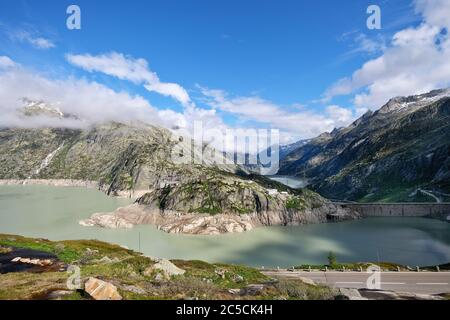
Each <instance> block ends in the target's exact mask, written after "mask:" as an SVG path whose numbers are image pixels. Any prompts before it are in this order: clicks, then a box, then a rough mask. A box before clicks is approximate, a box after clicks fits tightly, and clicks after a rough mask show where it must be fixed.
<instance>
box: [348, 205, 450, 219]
mask: <svg viewBox="0 0 450 320" xmlns="http://www.w3.org/2000/svg"><path fill="white" fill-rule="evenodd" d="M340 205H341V206H343V207H346V208H350V209H353V210H355V211H357V212H358V213H359V214H360V215H361V216H362V217H433V218H438V219H444V220H446V219H447V217H450V203H340Z"/></svg>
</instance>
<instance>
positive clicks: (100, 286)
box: [84, 278, 122, 300]
mask: <svg viewBox="0 0 450 320" xmlns="http://www.w3.org/2000/svg"><path fill="white" fill-rule="evenodd" d="M84 290H85V291H86V292H87V293H88V294H89V295H90V296H91V297H92V298H94V299H95V300H122V296H121V295H120V294H119V292H118V291H117V287H116V286H114V285H113V284H111V283H108V282H105V281H103V280H100V279H97V278H89V279H88V281H86V283H85V285H84Z"/></svg>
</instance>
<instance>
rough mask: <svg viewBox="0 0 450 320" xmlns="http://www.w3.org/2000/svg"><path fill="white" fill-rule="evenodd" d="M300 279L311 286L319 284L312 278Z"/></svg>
mask: <svg viewBox="0 0 450 320" xmlns="http://www.w3.org/2000/svg"><path fill="white" fill-rule="evenodd" d="M299 279H300V281H301V282H303V283H306V284H309V285H310V286H314V287H316V286H317V283H315V282H314V281H313V280H311V279H308V278H303V277H300V278H299Z"/></svg>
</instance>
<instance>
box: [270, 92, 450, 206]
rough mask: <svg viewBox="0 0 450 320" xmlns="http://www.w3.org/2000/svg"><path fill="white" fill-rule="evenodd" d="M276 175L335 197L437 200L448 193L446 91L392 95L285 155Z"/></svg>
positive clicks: (449, 111)
mask: <svg viewBox="0 0 450 320" xmlns="http://www.w3.org/2000/svg"><path fill="white" fill-rule="evenodd" d="M279 173H280V174H283V175H295V176H299V177H307V178H308V180H309V183H310V188H311V189H312V190H314V191H316V192H318V193H320V194H321V195H323V196H325V197H327V198H330V199H337V200H349V201H361V202H377V201H382V202H397V201H400V202H403V201H406V202H413V201H414V202H422V201H423V202H435V201H446V200H449V199H450V198H449V196H450V89H441V90H434V91H431V92H429V93H426V94H421V95H415V96H409V97H396V98H393V99H391V100H390V101H389V102H388V103H386V104H385V105H384V106H382V107H381V108H380V109H379V110H377V111H376V112H371V111H369V112H367V113H366V114H364V115H363V116H362V117H360V118H359V119H358V120H356V121H355V122H353V123H352V124H351V125H350V126H348V127H345V128H340V129H335V130H334V131H333V132H331V133H324V134H322V135H320V136H318V137H316V138H314V139H311V140H310V141H308V142H307V143H306V144H304V143H302V144H301V145H300V146H299V147H297V148H295V149H294V150H291V151H290V152H289V153H288V154H285V155H284V156H283V157H282V159H281V163H280V171H279Z"/></svg>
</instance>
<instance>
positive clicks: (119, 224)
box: [0, 179, 360, 235]
mask: <svg viewBox="0 0 450 320" xmlns="http://www.w3.org/2000/svg"><path fill="white" fill-rule="evenodd" d="M5 185H46V186H55V187H85V188H91V189H98V190H102V188H101V186H99V184H98V182H95V181H83V180H70V179H48V180H45V179H23V180H20V179H11V180H0V186H5ZM103 191H104V190H103ZM146 192H149V191H148V190H147V191H134V192H133V194H131V193H129V192H127V193H125V192H123V193H120V194H115V196H118V197H128V198H137V197H139V196H142V194H145V193H146ZM359 218H360V215H359V214H358V213H357V212H355V211H352V210H349V209H345V208H342V207H340V206H338V205H334V204H331V203H325V204H324V205H323V206H322V207H319V208H316V209H305V210H302V211H297V210H294V211H291V210H287V211H286V210H281V211H263V212H254V213H248V214H241V215H237V214H216V215H210V214H200V213H184V212H178V211H171V210H164V211H161V210H158V209H155V208H152V207H150V206H146V205H142V204H138V203H135V204H132V205H130V206H127V207H123V208H118V209H117V210H115V211H114V212H105V213H95V214H93V215H92V216H91V217H90V218H88V219H85V220H81V221H80V222H79V223H80V225H82V226H86V227H102V228H109V229H130V228H133V227H134V226H135V225H143V224H147V225H155V226H157V228H158V229H160V230H162V231H164V232H167V233H180V234H190V235H219V234H225V233H242V232H246V231H250V230H253V229H254V228H257V227H261V226H276V225H284V226H287V225H302V224H312V223H326V222H330V221H333V222H334V221H344V220H353V219H359Z"/></svg>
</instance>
